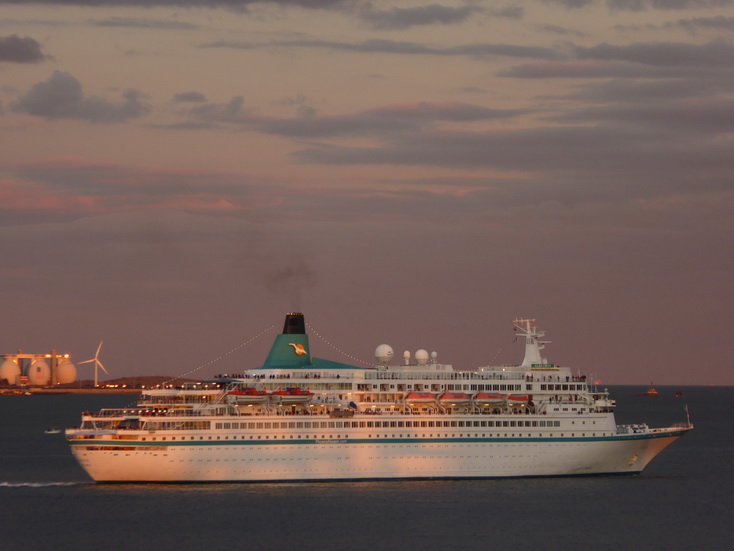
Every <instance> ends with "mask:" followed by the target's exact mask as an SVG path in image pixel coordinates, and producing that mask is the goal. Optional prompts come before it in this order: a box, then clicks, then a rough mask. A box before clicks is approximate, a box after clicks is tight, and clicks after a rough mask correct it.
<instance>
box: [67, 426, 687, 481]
mask: <svg viewBox="0 0 734 551" xmlns="http://www.w3.org/2000/svg"><path fill="white" fill-rule="evenodd" d="M687 430H689V429H665V430H662V431H660V432H655V433H652V434H649V433H648V434H641V435H621V436H620V435H618V436H609V437H578V438H548V437H540V438H533V437H526V436H523V437H516V438H512V437H509V436H508V437H498V438H448V439H447V438H435V439H431V438H425V439H415V440H414V439H401V438H392V439H381V440H369V439H360V438H340V439H337V438H333V439H312V440H299V441H293V440H271V441H250V440H243V441H229V442H222V441H216V440H214V441H209V440H206V441H203V442H202V441H198V440H194V441H181V442H168V443H166V444H165V445H161V444H162V443H158V444H157V445H156V443H145V444H142V443H139V442H138V443H132V442H121V441H119V440H109V441H95V442H94V443H93V445H90V444H91V443H87V444H81V443H80V444H74V445H73V446H72V451H73V453H74V455H75V457H76V458H77V460H78V461H79V463H80V464H81V465H82V467H83V468H84V469H85V471H86V472H87V474H88V475H89V476H90V477H91V478H92V479H93V480H94V481H96V482H276V481H327V480H389V479H461V478H504V477H513V478H519V477H550V476H589V475H613V474H629V475H634V474H639V473H640V472H641V471H642V470H643V469H644V468H645V467H646V466H647V464H648V463H649V462H650V461H651V460H652V459H653V458H654V457H655V456H657V455H658V454H659V453H660V452H661V451H663V450H664V449H665V448H667V447H668V446H669V445H670V444H672V443H673V442H674V441H675V440H677V439H678V438H679V437H680V436H682V435H683V434H684V433H685V432H687Z"/></svg>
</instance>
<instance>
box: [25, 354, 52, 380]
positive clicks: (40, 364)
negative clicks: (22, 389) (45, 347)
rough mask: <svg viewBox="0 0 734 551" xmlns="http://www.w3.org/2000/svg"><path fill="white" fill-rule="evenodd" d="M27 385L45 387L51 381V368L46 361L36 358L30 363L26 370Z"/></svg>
mask: <svg viewBox="0 0 734 551" xmlns="http://www.w3.org/2000/svg"><path fill="white" fill-rule="evenodd" d="M26 375H27V376H28V383H29V384H31V385H47V384H49V380H50V379H51V368H50V367H49V366H48V363H47V362H46V360H43V359H41V358H38V359H36V360H33V361H32V362H31V365H29V366H28V368H27V370H26Z"/></svg>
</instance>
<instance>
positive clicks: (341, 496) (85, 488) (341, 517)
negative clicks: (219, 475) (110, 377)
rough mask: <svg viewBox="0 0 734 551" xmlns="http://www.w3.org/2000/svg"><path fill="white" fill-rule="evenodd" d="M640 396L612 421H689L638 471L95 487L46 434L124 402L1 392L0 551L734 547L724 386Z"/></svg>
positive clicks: (629, 399) (731, 436)
mask: <svg viewBox="0 0 734 551" xmlns="http://www.w3.org/2000/svg"><path fill="white" fill-rule="evenodd" d="M644 390H645V389H644V387H631V386H619V387H610V391H611V392H612V396H613V397H614V398H615V399H616V400H617V403H618V413H617V420H618V422H619V423H639V422H644V423H648V424H649V425H650V426H667V425H670V424H671V423H674V422H681V421H685V420H686V412H685V408H686V406H688V410H689V411H690V415H691V420H692V422H693V423H694V424H695V426H696V428H695V430H694V431H693V432H691V433H689V434H687V435H686V436H684V437H683V438H681V439H680V440H678V441H677V442H676V443H675V444H673V445H672V446H671V447H670V448H668V449H667V450H665V451H664V452H663V453H662V454H661V455H660V456H658V458H657V459H656V460H654V461H653V462H652V463H651V464H650V465H649V466H648V468H647V469H646V470H645V472H644V474H642V475H639V476H591V477H581V478H572V477H560V478H527V479H495V480H429V481H379V482H324V483H277V484H270V483H267V484H263V483H257V484H246V483H244V484H243V483H234V484H219V483H217V484H95V483H93V482H91V481H90V480H89V478H88V477H87V476H86V474H85V473H84V472H83V471H82V469H81V468H80V467H79V466H78V465H77V464H76V461H75V460H74V459H73V457H72V456H71V452H70V451H69V448H68V445H67V444H66V442H65V440H64V437H63V434H56V435H49V434H45V433H44V431H45V430H46V429H47V428H49V427H51V426H54V427H58V428H64V427H70V426H74V425H77V424H78V423H79V418H80V417H79V415H80V413H81V412H82V411H84V410H98V409H100V408H102V407H123V406H126V405H132V403H131V400H132V399H131V397H130V396H129V395H107V396H99V395H63V396H0V523H1V524H0V551H15V550H47V549H48V550H65V549H69V550H75V551H87V550H89V551H91V550H95V551H97V550H100V549H104V550H117V549H120V550H122V549H125V550H147V549H151V550H152V549H156V550H169V549H176V550H207V551H209V550H219V549H227V550H229V549H235V550H240V549H241V550H248V551H249V550H253V549H258V550H271V549H273V550H275V549H278V550H280V549H283V550H286V549H294V550H296V551H301V550H311V549H313V550H326V551H330V550H345V551H360V550H375V551H382V550H385V551H388V550H401V551H405V550H440V551H460V550H474V549H477V550H479V549H482V550H492V549H505V550H506V549H523V550H527V549H531V550H555V549H558V550H577V549H578V550H582V549H583V550H586V549H589V550H606V549H609V550H612V549H613V550H619V549H634V550H638V549H661V550H662V549H666V550H678V549H681V550H683V549H685V550H687V551H691V550H697V549H706V550H718V549H722V550H724V549H726V550H728V549H732V548H734V476H733V475H732V470H733V469H732V462H733V458H734V429H733V428H732V424H731V422H730V421H729V419H728V409H729V405H730V404H731V403H732V399H733V398H734V388H732V387H685V388H679V387H676V388H673V387H658V390H659V391H660V395H659V396H658V397H655V398H645V397H642V396H641V394H642V393H643V392H644ZM676 391H682V392H683V396H682V397H679V398H676V397H675V393H676Z"/></svg>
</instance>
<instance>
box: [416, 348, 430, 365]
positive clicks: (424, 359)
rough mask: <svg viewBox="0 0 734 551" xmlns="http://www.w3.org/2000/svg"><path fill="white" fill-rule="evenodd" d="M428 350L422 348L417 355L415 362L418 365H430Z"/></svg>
mask: <svg viewBox="0 0 734 551" xmlns="http://www.w3.org/2000/svg"><path fill="white" fill-rule="evenodd" d="M428 358H429V356H428V350H423V349H422V348H421V349H420V350H418V351H417V352H416V353H415V361H416V363H417V364H418V365H426V364H427V363H428Z"/></svg>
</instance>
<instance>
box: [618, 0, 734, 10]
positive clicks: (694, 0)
mask: <svg viewBox="0 0 734 551" xmlns="http://www.w3.org/2000/svg"><path fill="white" fill-rule="evenodd" d="M732 4H734V1H733V0H607V6H608V7H609V10H610V11H613V12H614V11H645V10H687V9H706V8H723V7H726V6H731V5H732Z"/></svg>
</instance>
